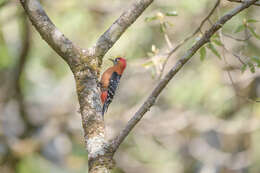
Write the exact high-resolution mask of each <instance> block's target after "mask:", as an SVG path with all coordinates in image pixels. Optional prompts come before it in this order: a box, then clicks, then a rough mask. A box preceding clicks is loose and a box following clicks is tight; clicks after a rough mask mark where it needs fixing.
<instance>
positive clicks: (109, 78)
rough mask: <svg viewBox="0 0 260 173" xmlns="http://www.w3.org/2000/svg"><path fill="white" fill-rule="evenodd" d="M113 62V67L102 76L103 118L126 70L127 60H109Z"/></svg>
mask: <svg viewBox="0 0 260 173" xmlns="http://www.w3.org/2000/svg"><path fill="white" fill-rule="evenodd" d="M109 60H110V61H112V62H113V64H114V65H113V66H112V67H110V68H108V69H107V70H106V71H105V72H104V73H103V74H102V76H101V80H100V84H101V95H100V98H101V101H102V104H103V108H102V116H103V117H104V114H105V112H106V111H107V109H108V106H109V105H110V103H111V102H112V100H113V98H114V95H115V92H116V90H117V88H118V85H119V82H120V78H121V76H122V74H123V72H124V70H125V68H126V59H124V58H122V57H117V58H115V59H109Z"/></svg>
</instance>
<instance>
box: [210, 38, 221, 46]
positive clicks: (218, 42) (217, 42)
mask: <svg viewBox="0 0 260 173" xmlns="http://www.w3.org/2000/svg"><path fill="white" fill-rule="evenodd" d="M212 41H213V42H214V43H215V44H216V45H218V46H223V44H222V43H221V41H220V40H215V39H214V40H212Z"/></svg>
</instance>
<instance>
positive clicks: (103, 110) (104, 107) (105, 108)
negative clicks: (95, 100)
mask: <svg viewBox="0 0 260 173" xmlns="http://www.w3.org/2000/svg"><path fill="white" fill-rule="evenodd" d="M107 108H108V103H107V102H105V103H104V105H103V108H102V115H103V117H104V114H105V113H106V111H107Z"/></svg>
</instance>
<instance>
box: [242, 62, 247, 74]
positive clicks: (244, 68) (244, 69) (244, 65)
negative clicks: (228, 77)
mask: <svg viewBox="0 0 260 173" xmlns="http://www.w3.org/2000/svg"><path fill="white" fill-rule="evenodd" d="M246 69H247V64H243V66H242V67H241V72H242V73H244V72H245V71H246Z"/></svg>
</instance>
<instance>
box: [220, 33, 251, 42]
mask: <svg viewBox="0 0 260 173" xmlns="http://www.w3.org/2000/svg"><path fill="white" fill-rule="evenodd" d="M222 35H223V36H225V37H228V38H231V39H233V40H235V41H248V40H249V39H250V38H251V37H252V36H251V35H250V34H248V35H247V36H246V38H243V39H241V38H236V37H234V36H232V35H229V34H225V33H222Z"/></svg>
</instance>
